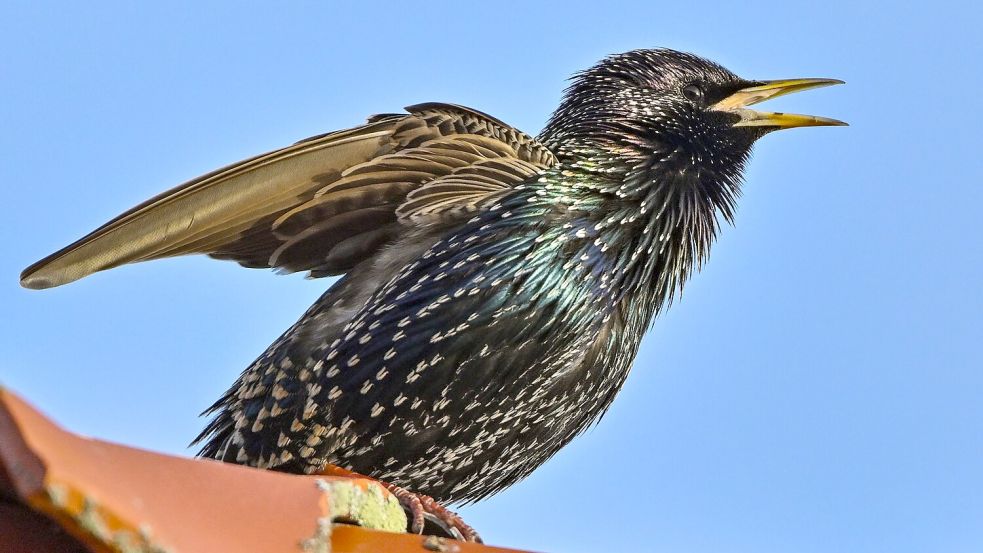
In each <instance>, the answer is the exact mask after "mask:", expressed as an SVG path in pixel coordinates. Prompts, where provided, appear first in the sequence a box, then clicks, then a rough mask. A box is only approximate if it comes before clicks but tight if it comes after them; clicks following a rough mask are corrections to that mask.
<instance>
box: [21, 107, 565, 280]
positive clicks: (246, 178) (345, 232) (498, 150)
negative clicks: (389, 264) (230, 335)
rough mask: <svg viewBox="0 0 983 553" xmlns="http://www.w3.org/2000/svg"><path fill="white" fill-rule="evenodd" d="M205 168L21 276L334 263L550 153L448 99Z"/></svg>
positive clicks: (547, 159)
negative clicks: (152, 264)
mask: <svg viewBox="0 0 983 553" xmlns="http://www.w3.org/2000/svg"><path fill="white" fill-rule="evenodd" d="M406 109H407V112H408V115H380V116H375V117H372V118H370V119H369V122H368V123H366V124H365V125H362V126H360V127H356V128H353V129H348V130H344V131H338V132H333V133H328V134H325V135H320V136H316V137H312V138H309V139H307V140H303V141H301V142H298V143H296V144H294V145H292V146H288V147H286V148H283V149H280V150H276V151H273V152H270V153H267V154H263V155H260V156H256V157H253V158H250V159H247V160H245V161H241V162H239V163H236V164H233V165H230V166H228V167H225V168H223V169H219V170H217V171H215V172H212V173H209V174H207V175H204V176H202V177H199V178H197V179H194V180H192V181H189V182H187V183H185V184H182V185H180V186H178V187H177V188H174V189H172V190H169V191H167V192H165V193H163V194H161V195H159V196H157V197H155V198H152V199H150V200H148V201H146V202H144V203H143V204H140V205H138V206H137V207H134V208H133V209H130V210H129V211H127V212H125V213H123V214H122V215H120V216H118V217H116V218H115V219H113V220H111V221H109V222H108V223H106V224H105V225H103V226H101V227H99V228H98V229H96V230H95V231H93V232H92V233H90V234H89V235H87V236H85V237H84V238H82V239H80V240H79V241H77V242H75V243H74V244H71V245H69V246H67V247H66V248H63V249H62V250H59V251H58V252H55V253H54V254H52V255H50V256H48V257H46V258H44V259H42V260H41V261H38V262H37V263H35V264H33V265H31V266H30V267H28V268H27V269H25V270H24V272H23V273H22V274H21V285H23V286H25V287H27V288H36V289H38V288H51V287H54V286H59V285H62V284H66V283H69V282H72V281H74V280H78V279H80V278H82V277H84V276H87V275H89V274H91V273H94V272H96V271H101V270H105V269H110V268H113V267H118V266H120V265H123V264H126V263H135V262H138V261H146V260H150V259H159V258H162V257H170V256H177V255H185V254H197V253H204V254H208V255H210V256H212V257H215V258H218V259H229V260H233V261H236V262H238V263H240V264H241V265H243V266H246V267H268V268H276V269H279V270H281V271H284V272H294V271H310V273H311V276H314V277H319V276H327V275H336V274H341V273H344V272H346V271H348V270H349V269H351V268H352V267H353V266H355V265H356V264H357V263H359V262H360V261H362V260H364V259H367V258H369V257H371V256H372V255H373V254H374V253H375V252H376V251H378V249H379V248H380V247H381V246H382V245H384V244H386V243H390V242H392V241H393V240H394V239H395V238H396V237H397V236H398V235H399V234H400V233H401V232H404V231H405V230H406V228H407V227H411V226H417V225H422V224H428V223H430V222H435V221H442V220H446V219H447V218H453V217H459V216H460V215H461V213H466V212H468V211H470V210H473V209H476V208H478V207H479V206H480V204H481V202H482V201H483V199H484V198H487V197H493V196H495V195H496V193H498V192H500V191H502V190H507V189H508V188H509V187H511V186H513V185H514V184H517V183H518V182H521V181H523V180H526V179H527V178H529V177H530V176H532V175H534V174H535V173H536V172H537V171H539V170H541V169H543V168H545V167H549V166H552V165H553V164H555V163H556V159H555V157H554V156H553V154H552V153H551V152H550V151H549V150H548V149H547V148H546V147H545V146H543V145H542V144H540V143H539V142H537V141H536V140H535V139H533V138H532V137H530V136H528V135H526V134H524V133H522V132H520V131H518V130H516V129H514V128H512V127H510V126H509V125H506V124H505V123H503V122H501V121H499V120H497V119H495V118H493V117H491V116H489V115H486V114H483V113H481V112H478V111H475V110H472V109H469V108H465V107H461V106H454V105H450V104H437V103H429V104H419V105H415V106H410V107H408V108H406Z"/></svg>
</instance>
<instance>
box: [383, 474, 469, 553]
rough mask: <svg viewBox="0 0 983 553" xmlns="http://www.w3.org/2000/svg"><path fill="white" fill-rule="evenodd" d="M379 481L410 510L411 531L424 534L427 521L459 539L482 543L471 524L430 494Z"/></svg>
mask: <svg viewBox="0 0 983 553" xmlns="http://www.w3.org/2000/svg"><path fill="white" fill-rule="evenodd" d="M379 483H380V484H382V486H383V487H385V488H386V489H387V490H389V493H391V494H393V495H394V496H396V499H398V500H399V502H400V503H402V504H403V507H404V508H405V509H406V510H408V511H409V512H410V517H411V520H410V532H413V533H414V534H422V533H423V529H424V526H425V525H426V523H427V522H432V523H434V524H436V525H438V526H440V527H441V528H443V529H444V530H445V531H447V532H448V533H449V534H451V535H452V536H454V537H455V538H457V539H459V540H463V541H470V542H475V543H481V536H479V535H478V532H476V531H475V529H474V528H472V527H471V525H469V524H468V523H466V522H464V519H462V518H461V517H460V515H458V514H457V513H455V512H454V511H451V510H450V509H448V508H447V507H444V506H443V505H441V504H440V503H438V502H437V500H435V499H434V498H432V497H430V496H429V495H423V494H419V493H413V492H411V491H409V490H407V489H405V488H400V487H399V486H397V485H395V484H390V483H388V482H381V481H380V482H379Z"/></svg>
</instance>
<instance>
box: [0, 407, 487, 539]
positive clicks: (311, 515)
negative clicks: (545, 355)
mask: <svg viewBox="0 0 983 553" xmlns="http://www.w3.org/2000/svg"><path fill="white" fill-rule="evenodd" d="M42 515H43V516H42ZM339 520H340V521H348V522H353V523H355V524H358V525H359V526H358V527H356V526H351V525H349V524H334V523H333V521H339ZM52 521H54V522H56V523H57V526H54V525H52ZM405 527H406V516H405V514H404V513H403V510H402V508H401V507H400V506H399V503H398V502H397V501H396V499H395V498H394V497H393V496H392V495H391V494H389V492H388V491H386V490H385V489H384V488H382V486H380V485H379V484H378V483H376V482H375V481H372V480H369V479H361V478H342V477H317V476H298V475H289V474H282V473H276V472H270V471H262V470H257V469H251V468H247V467H240V466H235V465H230V464H226V463H220V462H217V461H211V460H203V459H186V458H180V457H175V456H170V455H163V454H159V453H153V452H149V451H144V450H140V449H135V448H131V447H127V446H122V445H117V444H112V443H109V442H104V441H101V440H96V439H90V438H83V437H81V436H78V435H76V434H73V433H71V432H67V431H65V430H63V429H61V428H59V427H58V426H56V425H55V424H54V423H52V422H51V421H50V420H48V419H47V418H45V417H44V416H43V415H41V414H40V413H39V412H37V411H36V410H34V409H33V408H32V407H31V406H29V405H28V404H27V403H25V402H24V401H23V400H21V399H20V398H19V397H17V396H16V395H14V394H13V393H11V392H9V391H7V390H4V389H2V388H0V550H2V551H4V552H7V551H11V552H17V553H19V552H21V551H24V552H26V551H31V552H35V551H85V550H88V551H94V552H110V551H113V552H124V553H128V552H130V551H134V552H136V551H139V552H169V553H193V552H199V551H200V552H209V553H214V552H221V551H235V552H236V553H249V552H257V553H258V552H262V553H276V552H285V553H286V552H293V553H297V552H301V551H310V552H318V553H322V552H323V553H327V552H328V551H336V552H356V551H359V552H369V551H393V552H401V551H406V552H409V551H413V552H414V553H425V552H426V551H445V552H447V553H453V552H460V553H468V552H474V553H477V552H489V553H490V552H504V551H506V550H503V549H498V548H493V547H487V546H481V545H475V544H465V543H461V542H456V541H454V540H444V539H438V538H435V537H426V536H416V535H408V534H403V533H398V532H401V531H402V530H403V529H404V528H405ZM60 529H63V530H64V531H62V530H60ZM82 544H84V546H85V548H83V547H82Z"/></svg>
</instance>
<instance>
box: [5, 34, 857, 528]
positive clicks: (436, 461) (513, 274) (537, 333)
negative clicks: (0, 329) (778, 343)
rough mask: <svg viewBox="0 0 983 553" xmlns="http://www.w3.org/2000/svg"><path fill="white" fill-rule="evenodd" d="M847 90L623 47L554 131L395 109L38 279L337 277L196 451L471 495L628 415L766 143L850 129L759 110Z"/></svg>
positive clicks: (116, 223)
mask: <svg viewBox="0 0 983 553" xmlns="http://www.w3.org/2000/svg"><path fill="white" fill-rule="evenodd" d="M840 82H841V81H837V80H832V79H791V80H779V81H752V80H745V79H742V78H740V77H738V76H737V75H735V74H733V73H731V72H730V71H728V70H727V69H725V68H723V67H721V66H720V65H717V64H715V63H713V62H710V61H708V60H706V59H703V58H700V57H697V56H694V55H691V54H686V53H682V52H677V51H673V50H668V49H647V50H635V51H631V52H627V53H624V54H619V55H614V56H611V57H608V58H607V59H604V60H602V61H601V62H599V63H598V64H597V65H595V66H593V67H591V68H590V69H587V70H586V71H583V72H581V73H578V74H577V75H575V76H574V77H573V79H572V84H571V86H570V87H569V88H568V89H567V90H566V93H565V95H564V97H563V100H562V103H561V105H560V107H559V108H558V109H557V110H556V112H555V113H554V114H553V116H552V117H551V118H550V120H549V122H548V124H547V126H546V128H545V130H543V131H542V133H541V134H540V135H539V136H538V137H536V138H533V137H531V136H529V135H527V134H525V133H523V132H521V131H519V130H516V129H515V128H513V127H511V126H509V125H507V124H506V123H503V122H502V121H499V120H498V119H496V118H494V117H492V116H490V115H486V114H484V113H481V112H479V111H477V110H474V109H470V108H466V107H462V106H457V105H451V104H441V103H426V104H418V105H414V106H410V107H408V108H406V112H407V113H403V114H384V115H376V116H373V117H371V118H369V119H368V121H367V122H366V123H365V124H364V125H362V126H359V127H355V128H353V129H348V130H343V131H338V132H332V133H328V134H324V135H320V136H315V137H312V138H309V139H306V140H303V141H301V142H298V143H296V144H294V145H292V146H288V147H286V148H283V149H280V150H276V151H273V152H270V153H267V154H263V155H260V156H257V157H254V158H250V159H247V160H245V161H242V162H239V163H236V164H233V165H230V166H228V167H225V168H223V169H219V170H217V171H215V172H212V173H209V174H207V175H204V176H202V177H200V178H197V179H195V180H192V181H190V182H188V183H186V184H183V185H181V186H179V187H177V188H174V189H172V190H170V191H168V192H165V193H163V194H161V195H159V196H157V197H155V198H153V199H151V200H148V201H147V202H145V203H143V204H141V205H139V206H137V207H135V208H133V209H131V210H129V211H127V212H126V213H124V214H122V215H120V216H119V217H117V218H115V219H113V220H112V221H110V222H108V223H106V224H105V225H103V226H102V227H99V228H98V229H97V230H95V231H94V232H92V233H91V234H89V235H88V236H86V237H84V238H82V239H81V240H79V241H77V242H75V243H74V244H72V245H70V246H68V247H66V248H64V249H62V250H61V251H59V252H57V253H55V254H53V255H51V256H49V257H47V258H45V259H43V260H42V261H40V262H38V263H36V264H34V265H32V266H31V267H29V268H28V269H26V270H25V271H24V273H23V274H22V276H21V284H22V285H23V286H26V287H28V288H49V287H53V286H59V285H61V284H65V283H67V282H71V281H73V280H76V279H79V278H81V277H84V276H86V275H88V274H90V273H93V272H96V271H100V270H103V269H108V268H111V267H116V266H119V265H122V264H125V263H132V262H136V261H144V260H148V259H157V258H161V257H169V256H174V255H183V254H192V253H204V254H207V255H209V256H211V257H214V258H218V259H227V260H233V261H236V262H238V263H239V264H241V265H243V266H246V267H267V268H275V269H278V270H280V271H282V272H295V271H308V272H309V274H310V276H311V277H315V278H316V277H326V276H336V275H342V276H341V278H340V279H339V280H337V281H336V282H335V283H334V284H333V285H332V286H331V287H330V288H329V289H328V291H327V292H326V293H325V294H324V295H323V296H321V298H320V299H318V300H317V302H316V303H315V304H314V305H313V306H312V307H311V308H310V309H309V310H308V311H307V312H306V313H305V314H304V315H303V316H302V317H301V318H300V320H299V321H297V323H295V324H294V325H293V326H292V327H290V328H289V329H287V331H286V332H285V333H284V334H283V335H282V336H281V337H280V338H279V339H277V340H276V341H275V342H274V343H273V344H272V345H271V346H270V347H269V348H268V349H267V350H266V352H265V353H263V354H262V355H261V356H260V357H259V358H258V359H257V360H256V361H255V362H254V363H253V364H252V365H250V366H249V367H248V368H247V369H246V370H245V371H244V372H243V373H242V375H241V376H240V377H239V378H238V380H237V381H236V382H235V383H234V384H233V385H232V387H231V388H230V389H229V390H228V391H227V392H226V393H225V394H224V395H223V396H222V397H221V398H220V399H219V400H218V401H217V402H216V403H215V404H214V405H213V406H212V407H211V408H209V409H208V411H207V413H208V414H211V415H212V416H213V418H212V419H211V422H210V424H208V426H207V427H206V428H205V430H204V431H203V432H202V433H201V435H200V436H198V438H197V440H196V442H201V443H203V444H204V446H203V448H202V450H201V455H202V456H203V457H210V458H214V459H220V460H223V461H228V462H232V463H240V464H244V465H250V466H254V467H261V468H267V469H273V470H279V471H286V472H294V473H309V474H310V473H319V472H322V471H324V470H326V467H333V466H334V467H340V469H343V470H349V471H354V472H357V473H360V474H365V475H368V476H371V477H374V478H378V479H380V480H382V481H385V482H387V483H389V484H390V485H392V486H393V487H394V489H401V490H403V491H405V490H411V492H406V494H404V495H403V496H401V497H404V498H405V497H406V495H407V494H409V495H412V494H421V495H425V496H431V497H432V498H433V499H431V498H427V500H428V502H429V503H427V505H425V507H427V510H428V511H432V510H434V509H433V507H434V505H435V504H434V503H433V500H434V499H435V500H437V501H441V502H457V503H461V502H471V501H475V500H479V499H482V498H484V497H486V496H488V495H490V494H493V493H495V492H498V491H500V490H502V489H503V488H505V487H507V486H509V485H511V484H513V483H515V482H516V481H518V480H521V479H522V478H524V477H525V476H527V475H528V474H529V473H530V472H532V471H533V470H534V469H536V467H538V466H540V465H541V464H543V462H544V461H546V460H547V459H549V458H550V457H551V456H552V455H553V454H554V453H556V452H557V451H558V450H559V449H560V448H561V447H563V446H564V445H565V444H566V443H568V442H569V441H570V440H571V439H573V438H574V437H575V436H577V435H578V434H580V433H581V432H583V431H584V430H585V429H587V428H588V427H589V426H591V424H592V423H593V422H595V421H597V420H598V418H599V417H600V416H601V414H602V413H604V411H605V410H606V409H607V408H608V406H609V405H610V404H611V401H612V400H613V399H614V396H615V395H616V394H617V392H618V390H619V388H620V387H621V385H622V383H623V382H624V381H625V377H626V376H627V374H628V371H629V369H630V367H631V365H632V362H633V360H634V358H635V355H636V353H637V352H638V347H639V343H640V341H641V339H642V336H643V334H644V333H645V331H646V329H647V328H648V327H649V326H650V324H651V323H652V321H653V319H654V318H655V317H656V316H657V315H658V314H659V313H660V311H662V310H663V309H664V308H666V307H667V306H668V305H669V304H670V303H671V302H672V300H673V298H674V297H675V296H676V295H677V294H678V293H679V292H680V291H681V290H682V287H683V285H684V283H685V282H686V280H687V279H688V278H689V276H690V275H691V274H692V272H693V271H694V270H696V269H698V268H700V267H701V265H702V264H703V263H704V261H705V260H706V258H707V255H708V253H709V251H710V245H711V244H712V243H713V241H714V237H715V236H716V234H717V232H718V229H719V227H720V224H721V223H722V222H724V221H726V222H728V223H730V222H731V221H732V219H733V216H734V210H735V202H736V201H737V198H738V196H739V194H740V189H741V179H742V177H741V173H742V170H743V168H744V166H745V164H746V162H747V160H748V156H749V153H750V151H751V147H752V144H753V143H754V142H755V141H756V140H757V139H759V138H761V137H762V136H764V135H765V134H767V133H769V132H771V131H774V130H779V129H787V128H792V127H804V126H822V125H842V124H843V123H841V122H839V121H836V120H833V119H826V118H821V117H814V116H805V115H793V114H784V113H767V112H759V111H754V110H751V109H748V106H750V105H752V104H755V103H757V102H760V101H763V100H767V99H769V98H773V97H775V96H779V95H783V94H787V93H790V92H795V91H799V90H805V89H809V88H815V87H820V86H826V85H831V84H837V83H840ZM411 502H412V501H411ZM414 514H418V513H414ZM415 522H416V524H415V526H416V529H417V530H419V524H418V523H419V520H417V521H415Z"/></svg>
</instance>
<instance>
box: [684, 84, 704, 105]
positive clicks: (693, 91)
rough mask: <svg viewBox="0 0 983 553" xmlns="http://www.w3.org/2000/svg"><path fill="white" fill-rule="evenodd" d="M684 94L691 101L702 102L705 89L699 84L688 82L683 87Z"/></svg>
mask: <svg viewBox="0 0 983 553" xmlns="http://www.w3.org/2000/svg"><path fill="white" fill-rule="evenodd" d="M683 96H685V97H686V99H687V100H689V101H690V102H694V103H702V102H703V89H702V88H700V86H699V85H695V84H688V85H686V86H684V87H683Z"/></svg>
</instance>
